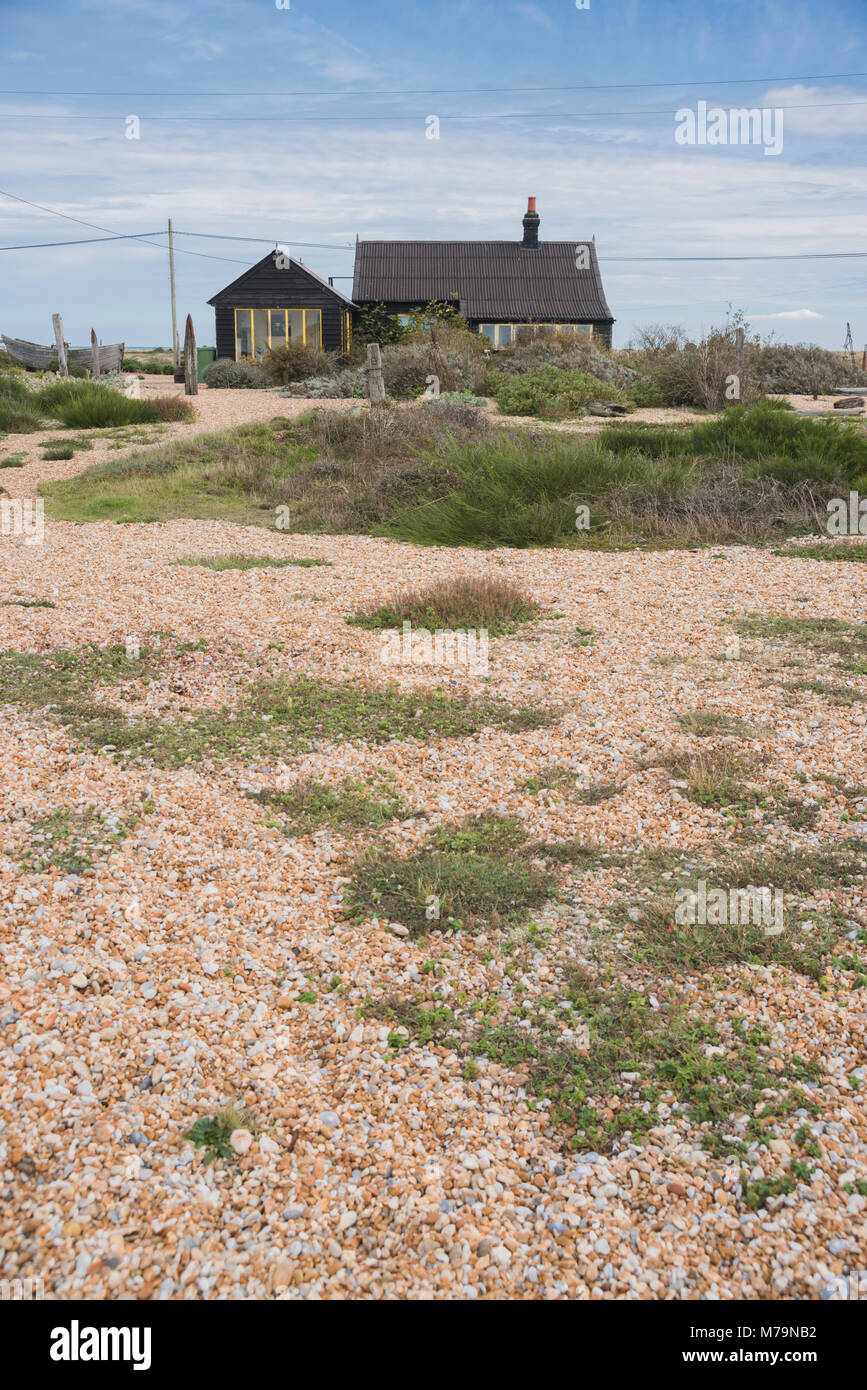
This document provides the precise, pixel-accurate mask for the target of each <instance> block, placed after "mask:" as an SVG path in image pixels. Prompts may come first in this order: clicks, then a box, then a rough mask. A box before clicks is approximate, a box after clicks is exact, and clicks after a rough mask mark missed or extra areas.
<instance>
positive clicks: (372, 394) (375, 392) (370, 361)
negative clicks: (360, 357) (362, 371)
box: [367, 343, 385, 405]
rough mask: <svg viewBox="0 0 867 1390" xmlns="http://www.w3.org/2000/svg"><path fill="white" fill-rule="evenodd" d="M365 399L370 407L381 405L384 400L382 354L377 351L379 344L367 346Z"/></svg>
mask: <svg viewBox="0 0 867 1390" xmlns="http://www.w3.org/2000/svg"><path fill="white" fill-rule="evenodd" d="M367 399H368V400H369V401H370V404H371V405H381V404H382V402H383V401H384V400H385V382H384V381H383V379H382V353H381V352H380V350H379V343H368V344H367Z"/></svg>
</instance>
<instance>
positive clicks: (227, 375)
mask: <svg viewBox="0 0 867 1390" xmlns="http://www.w3.org/2000/svg"><path fill="white" fill-rule="evenodd" d="M202 380H203V381H204V383H205V385H206V386H207V387H209V389H210V390H214V389H217V388H219V389H226V388H228V389H232V390H242V389H247V390H250V391H255V390H261V389H262V388H263V387H264V386H267V385H268V383H267V381H266V380H265V373H264V372H263V371H262V368H261V367H260V366H258V365H257V364H256V363H254V362H234V361H233V360H232V358H231V357H218V358H217V360H216V362H210V363H209V364H208V366H207V367H206V368H205V370H204V371H203V373H202Z"/></svg>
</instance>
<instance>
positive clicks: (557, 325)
mask: <svg viewBox="0 0 867 1390" xmlns="http://www.w3.org/2000/svg"><path fill="white" fill-rule="evenodd" d="M487 322H488V327H489V328H493V329H494V331H495V332H496V330H497V329H498V328H509V329H511V338H510V346H514V344H515V342H516V340H517V329H518V328H522V327H523V326H524V325H523V324H522V323H519V322H517V321H513V322H512V323H493V322H491V321H490V320H487ZM531 326H532V327H533V328H553V329H555V330H556V329H560V328H587V329H588V330H589V332H588V335H587V337H588V340H592V339H593V338H594V337H595V336H596V334H595V331H594V327H593V324H592V323H588V324H583V323H579V324H574V323H534V324H532V325H531ZM479 336H480V337H482V338H487V336H488V335H487V333H483V332H482V325H481V323H480V324H479ZM573 336H574V335H573ZM498 350H499V349H498V348H497V347H494V351H495V352H497V351H498Z"/></svg>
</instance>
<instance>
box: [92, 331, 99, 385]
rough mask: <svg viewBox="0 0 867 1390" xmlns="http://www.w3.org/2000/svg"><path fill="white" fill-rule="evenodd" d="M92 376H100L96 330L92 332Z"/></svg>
mask: <svg viewBox="0 0 867 1390" xmlns="http://www.w3.org/2000/svg"><path fill="white" fill-rule="evenodd" d="M90 375H91V376H99V343H98V342H97V341H96V329H95V328H91V330H90Z"/></svg>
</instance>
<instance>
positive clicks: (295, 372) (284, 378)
mask: <svg viewBox="0 0 867 1390" xmlns="http://www.w3.org/2000/svg"><path fill="white" fill-rule="evenodd" d="M333 366H334V354H333V353H329V352H322V351H320V349H319V348H314V347H306V346H305V345H304V344H303V343H298V342H289V343H285V344H284V345H283V346H282V347H276V348H272V349H271V351H270V352H266V354H265V356H264V357H263V358H262V360H261V367H262V372H263V374H264V376H265V379H266V381H268V382H270V383H271V385H272V386H286V385H288V383H289V382H290V381H304V380H306V379H307V378H308V377H322V376H325V375H326V373H327V372H328V371H329V369H331V368H333Z"/></svg>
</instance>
